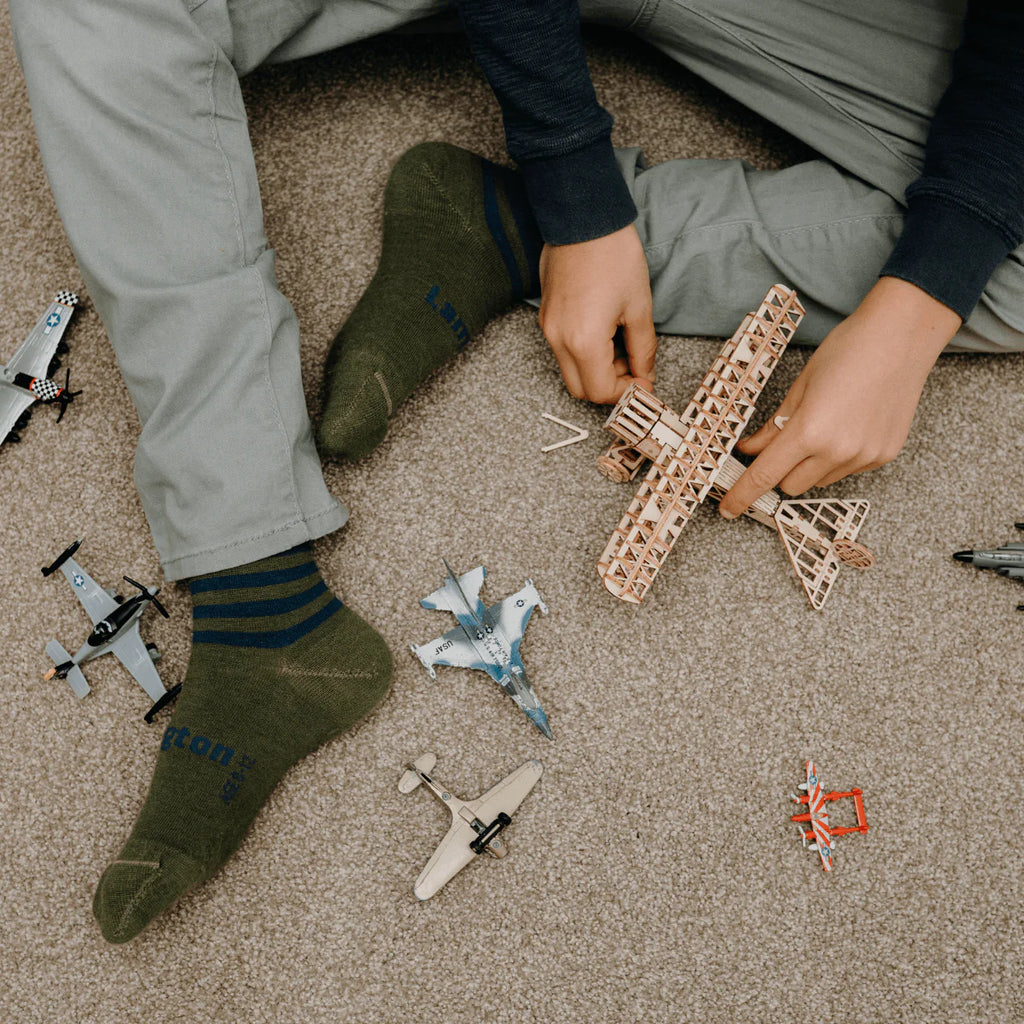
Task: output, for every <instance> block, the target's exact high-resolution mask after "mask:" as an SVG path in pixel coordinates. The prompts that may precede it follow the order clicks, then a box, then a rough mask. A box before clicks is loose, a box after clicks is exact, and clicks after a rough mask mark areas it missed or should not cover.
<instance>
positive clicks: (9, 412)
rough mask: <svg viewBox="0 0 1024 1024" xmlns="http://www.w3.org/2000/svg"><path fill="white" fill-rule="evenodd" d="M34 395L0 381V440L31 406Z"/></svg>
mask: <svg viewBox="0 0 1024 1024" xmlns="http://www.w3.org/2000/svg"><path fill="white" fill-rule="evenodd" d="M35 401H36V396H35V395H33V394H32V393H31V392H30V391H23V390H22V389H21V388H16V387H13V386H12V385H9V384H7V383H6V382H4V381H0V441H3V440H4V438H6V437H7V435H8V434H9V433H10V432H11V431H12V430H14V425H15V424H16V423H17V422H18V420H19V419H21V416H22V413H24V412H26V411H27V410H28V409H30V408H32V406H33V405H34V404H35Z"/></svg>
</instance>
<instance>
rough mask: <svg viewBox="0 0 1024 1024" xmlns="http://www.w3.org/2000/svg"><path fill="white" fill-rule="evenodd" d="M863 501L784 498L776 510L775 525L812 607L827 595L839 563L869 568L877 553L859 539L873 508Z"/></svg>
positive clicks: (824, 599) (816, 607)
mask: <svg viewBox="0 0 1024 1024" xmlns="http://www.w3.org/2000/svg"><path fill="white" fill-rule="evenodd" d="M870 507H871V506H870V503H869V502H867V501H863V500H852V501H843V500H841V499H837V498H819V499H813V500H806V499H805V500H802V501H799V500H797V501H783V502H781V503H780V504H779V507H778V509H777V510H776V511H775V513H774V516H773V518H774V522H775V527H776V529H777V530H778V531H779V536H780V537H781V538H782V543H783V546H784V547H785V549H786V554H787V555H788V556H789V560H790V562H791V563H792V565H793V568H794V569H795V570H796V574H797V576H798V577H799V579H800V582H801V584H803V588H804V590H805V591H806V592H807V597H808V599H809V600H810V602H811V605H812V607H814V608H815V609H820V608H821V606H822V605H823V604H824V603H825V601H826V599H827V598H828V595H829V592H830V591H831V589H832V584H833V583H834V582H835V578H836V575H837V573H838V572H839V567H840V565H851V566H854V567H856V568H858V569H867V568H869V567H870V566H872V565H874V564H875V556H874V555H873V554H872V553H871V552H870V551H869V550H868V549H867V548H866V547H864V545H863V544H860V543H859V542H858V541H857V534H858V533H860V528H861V526H862V525H863V523H864V519H865V517H866V516H867V514H868V510H869V509H870Z"/></svg>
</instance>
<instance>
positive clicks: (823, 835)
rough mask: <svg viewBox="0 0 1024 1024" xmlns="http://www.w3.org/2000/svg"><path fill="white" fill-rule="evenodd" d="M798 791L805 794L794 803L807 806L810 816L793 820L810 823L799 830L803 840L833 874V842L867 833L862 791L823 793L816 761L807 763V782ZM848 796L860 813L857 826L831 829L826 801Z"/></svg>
mask: <svg viewBox="0 0 1024 1024" xmlns="http://www.w3.org/2000/svg"><path fill="white" fill-rule="evenodd" d="M797 788H798V789H802V790H804V795H803V796H794V797H793V802H794V803H798V804H807V813H806V814H794V815H792V816H791V820H793V821H796V822H808V823H810V826H811V827H810V828H809V829H806V830H805V829H800V838H801V839H802V840H803V844H804V846H805V847H807V848H808V849H810V850H816V851H817V852H818V855H819V856H820V857H821V866H822V867H823V868H824V869H825V870H826V871H831V870H832V851H833V849H834V844H833V842H832V840H833V839H834V838H836V837H837V836H846V835H849V834H850V833H851V832H867V830H868V822H867V818H866V817H865V815H864V798H863V795H862V793H861V791H860V790H859V789H851V790H850V791H849V792H848V793H834V792H833V793H826V792H824V791H823V789H822V786H821V779H820V778H819V777H818V770H817V768H815V767H814V762H813V761H808V762H807V781H806V782H801V783H800V785H799V786H798V787H797ZM847 796H849V797H852V798H853V804H854V807H855V808H856V812H857V824H856V825H852V826H850V827H849V828H830V827H829V824H828V811H827V810H826V809H825V803H826V801H829V800H841V799H843V797H847Z"/></svg>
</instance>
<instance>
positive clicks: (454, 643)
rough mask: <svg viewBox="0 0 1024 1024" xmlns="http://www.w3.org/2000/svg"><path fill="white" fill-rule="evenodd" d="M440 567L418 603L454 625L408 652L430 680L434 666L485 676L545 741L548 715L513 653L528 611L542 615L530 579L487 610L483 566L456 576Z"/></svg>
mask: <svg viewBox="0 0 1024 1024" xmlns="http://www.w3.org/2000/svg"><path fill="white" fill-rule="evenodd" d="M442 561H444V560H443V559H442ZM444 567H445V569H447V570H448V576H447V578H446V579H445V582H444V586H443V587H441V588H440V590H435V591H434V592H433V593H432V594H430V595H429V596H428V597H425V598H423V600H422V601H420V604H421V605H423V607H424V608H437V609H440V610H443V611H449V612H451V613H452V614H453V615H454V616H455V618H456V619H458V623H459V624H458V625H457V626H456V627H455V628H454V629H451V630H449V631H448V632H447V633H445V634H444V635H443V636H439V637H438V638H437V639H436V640H432V641H431V642H430V643H427V644H419V645H417V644H410V645H409V646H410V648H411V650H412V652H413V653H414V654H415V655H416V657H417V658H419V659H420V661H421V662H422V663H423V665H424V667H425V668H426V670H427V671H428V672H429V673H430V678H431V679H436V678H437V674H436V673H435V672H434V665H455V666H457V667H459V668H475V669H480V670H481V671H482V672H486V673H487V674H488V675H489V676H490V677H491V678H492V679H493V680H494V681H495V682H496V683H497V684H498V685H499V686H500V687H501V688H502V689H503V690H504V691H505V693H507V694H508V695H509V696H510V697H511V698H512V699H513V700H514V701H515V702H516V704H517V705H518V706H519V707H520V709H521V710H522V711H523V713H524V714H525V715H526V717H527V718H529V719H530V721H531V722H533V724H534V725H535V726H536V727H537V728H538V729H539V730H540V731H541V732H542V733H543V734H544V735H545V736H547V738H548V739H551V726H550V725H548V716H547V715H546V714H545V713H544V709H543V708H542V707H541V706H540V701H538V700H537V695H536V693H534V691H533V686H532V685H531V684H530V680H529V679H528V678H527V676H526V669H525V667H524V666H523V657H522V655H521V654H520V652H519V645H520V643H521V642H522V639H523V633H524V632H525V630H526V624H527V623H528V622H529V621H530V616H531V615H532V614H533V609H534V608H535V607H536V608H540V610H541V611H542V612H544V614H545V615H546V614H547V611H548V609H547V605H545V604H544V602H543V601H542V600H541V597H540V594H538V593H537V589H536V587H534V585H533V580H527V581H526V583H525V584H524V586H523V588H522V590H519V591H517V592H516V593H515V594H512V595H511V596H510V597H506V598H505V600H504V601H499V602H498V603H497V604H495V605H492V606H491V607H490V608H487V607H486V606H485V605H484V603H483V601H481V600H480V588H481V586H483V582H484V577H485V576H486V575H487V570H486V569H485V568H484V566H482V565H481V566H478V567H477V568H476V569H473V570H471V571H470V572H467V573H463V574H462V575H461V576H457V575H456V574H455V570H454V569H453V568H452V567H451V566H450V565H449V564H448V563H447V562H446V561H445V563H444Z"/></svg>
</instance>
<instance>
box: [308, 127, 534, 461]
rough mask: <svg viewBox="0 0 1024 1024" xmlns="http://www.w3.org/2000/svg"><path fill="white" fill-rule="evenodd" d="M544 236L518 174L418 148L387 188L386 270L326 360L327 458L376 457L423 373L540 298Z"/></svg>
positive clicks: (458, 152)
mask: <svg viewBox="0 0 1024 1024" xmlns="http://www.w3.org/2000/svg"><path fill="white" fill-rule="evenodd" d="M541 246H542V240H541V237H540V233H539V232H538V230H537V226H536V223H535V222H534V219H533V214H532V213H531V212H530V209H529V206H528V205H527V200H526V190H525V188H524V186H523V183H522V179H521V177H520V176H519V174H517V173H516V172H514V171H511V170H508V169H507V168H504V167H499V166H498V165H497V164H493V163H491V162H490V161H489V160H484V159H483V158H482V157H478V156H476V155H474V154H473V153H470V152H467V151H466V150H464V149H460V148H459V147H457V146H451V145H448V144H447V143H443V142H425V143H422V144H420V145H418V146H415V147H413V148H412V149H410V150H409V151H408V152H407V153H405V154H404V155H403V156H402V157H401V158H400V159H399V161H398V163H397V164H395V167H394V169H393V170H392V172H391V176H390V178H389V179H388V184H387V189H386V190H385V193H384V241H383V249H382V252H381V258H380V264H379V265H378V267H377V272H376V274H375V275H374V277H373V280H372V281H371V282H370V286H369V287H368V288H367V290H366V292H365V293H364V294H363V296H362V298H361V299H360V300H359V302H358V303H357V305H356V307H355V309H354V310H353V311H352V314H351V316H349V318H348V320H347V321H346V322H345V325H344V326H343V327H342V329H341V332H340V333H339V334H338V336H337V338H335V340H334V343H333V345H332V347H331V351H330V353H329V355H328V357H327V371H326V381H325V393H326V400H325V403H324V409H323V415H322V417H321V420H320V427H319V433H318V440H319V447H320V452H321V454H322V455H331V456H345V457H347V458H350V459H356V458H361V457H362V456H365V455H368V454H369V453H370V452H371V451H373V449H374V448H376V447H377V445H378V444H380V442H381V441H383V440H384V435H385V434H386V432H387V424H388V419H389V418H390V417H391V415H392V413H393V412H394V410H395V409H397V408H398V406H399V405H400V404H401V403H402V402H403V401H405V399H406V398H407V397H408V396H409V394H410V393H411V392H412V390H413V388H415V387H416V385H417V384H419V383H420V381H422V380H423V379H424V378H425V377H427V376H428V375H429V374H430V373H432V372H433V371H434V370H436V369H437V368H438V367H439V366H441V365H442V364H443V363H444V362H445V361H446V360H447V359H449V358H450V357H451V356H452V355H454V354H455V353H456V352H457V351H458V350H459V349H461V348H462V347H463V346H464V345H465V344H466V343H467V342H468V341H469V339H470V338H471V337H472V336H473V335H474V334H475V333H476V332H477V331H479V330H480V329H481V328H482V327H483V326H484V325H485V324H486V323H487V322H488V320H490V319H492V318H493V317H494V316H496V315H497V314H498V313H501V312H502V311H504V310H506V309H508V308H509V307H510V306H511V305H512V303H513V302H515V301H516V300H517V299H520V298H523V297H524V296H529V295H537V294H539V293H540V284H539V280H538V267H539V263H540V251H541Z"/></svg>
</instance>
